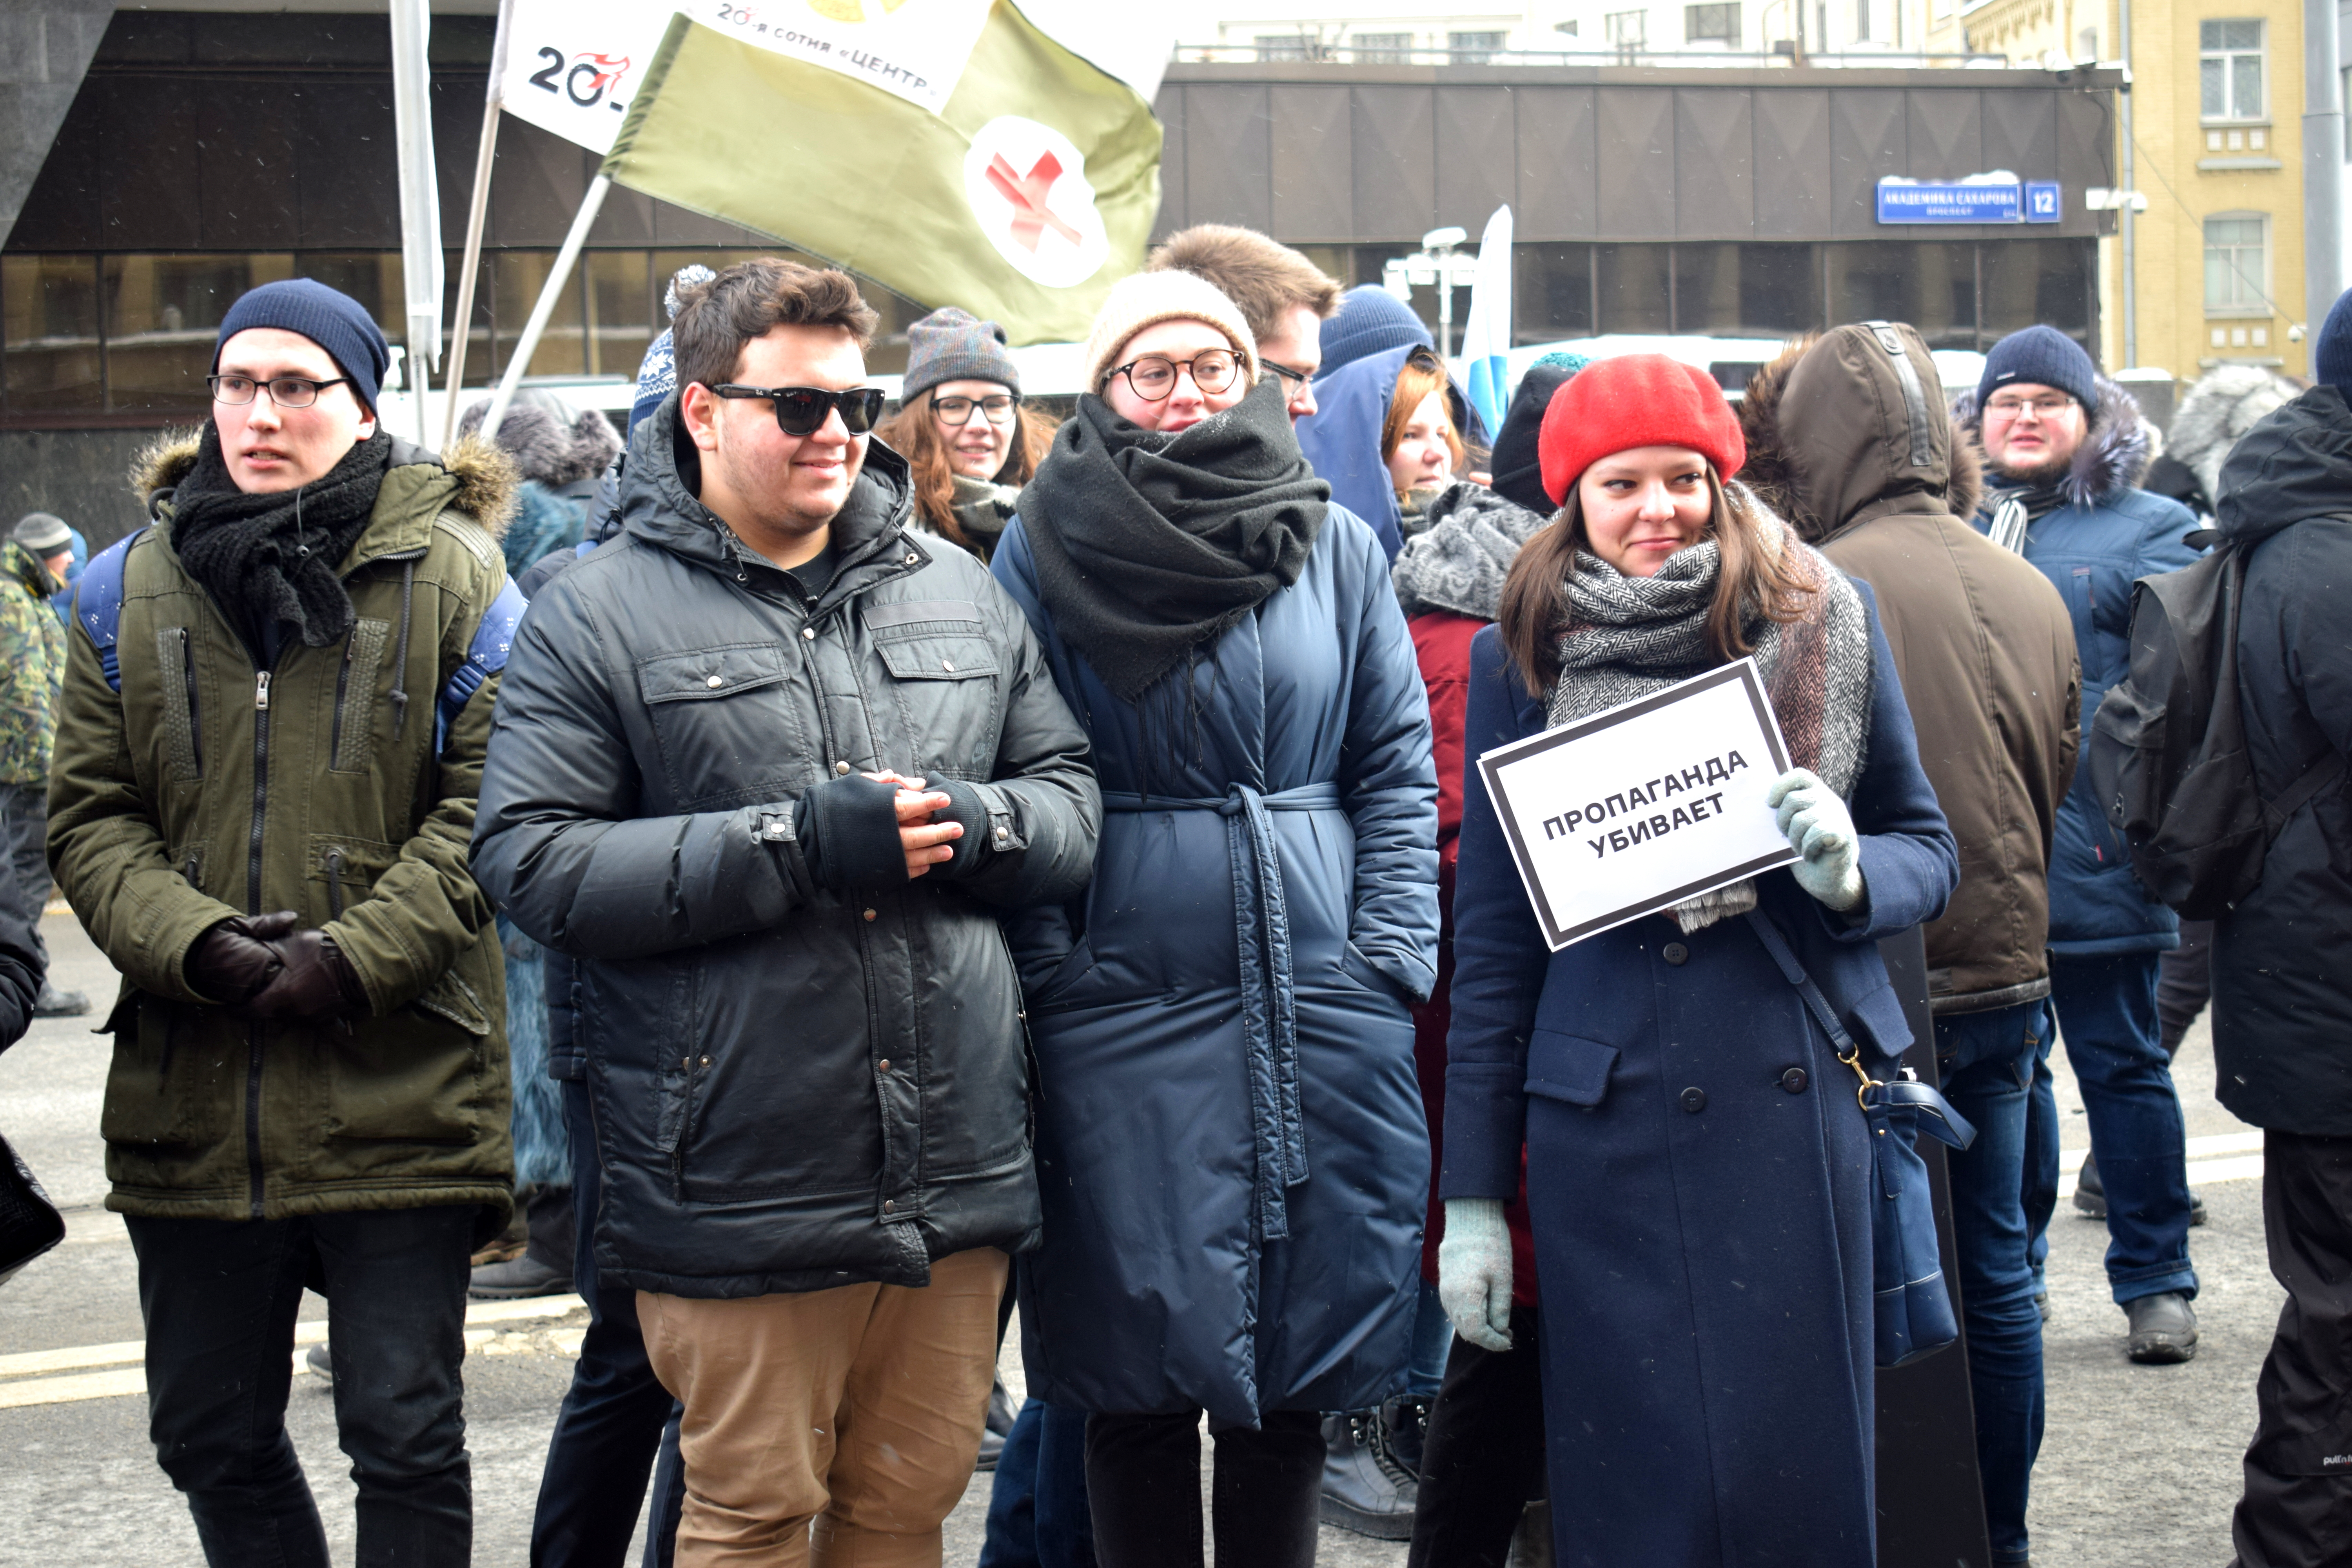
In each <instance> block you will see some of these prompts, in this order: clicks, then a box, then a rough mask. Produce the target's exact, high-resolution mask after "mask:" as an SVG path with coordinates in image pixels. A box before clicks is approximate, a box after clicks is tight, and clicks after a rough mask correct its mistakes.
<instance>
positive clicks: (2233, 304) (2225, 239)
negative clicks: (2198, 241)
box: [2205, 213, 2271, 316]
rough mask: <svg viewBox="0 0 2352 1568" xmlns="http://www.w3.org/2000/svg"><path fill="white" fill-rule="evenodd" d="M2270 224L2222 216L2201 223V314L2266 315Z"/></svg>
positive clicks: (2256, 217)
mask: <svg viewBox="0 0 2352 1568" xmlns="http://www.w3.org/2000/svg"><path fill="white" fill-rule="evenodd" d="M2270 226H2271V220H2270V219H2269V218H2267V217H2265V216H2262V215H2261V214H2259V213H2225V214H2222V215H2221V216H2215V217H2209V218H2207V219H2206V220H2205V313H2206V314H2207V315H2209V316H2210V315H2244V314H2248V313H2252V312H2255V311H2259V312H2261V313H2262V314H2263V315H2268V314H2269V313H2270V310H2271V302H2270Z"/></svg>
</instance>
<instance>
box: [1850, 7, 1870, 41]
mask: <svg viewBox="0 0 2352 1568" xmlns="http://www.w3.org/2000/svg"><path fill="white" fill-rule="evenodd" d="M1853 41H1854V42H1855V43H1857V44H1866V43H1868V42H1870V0H1853Z"/></svg>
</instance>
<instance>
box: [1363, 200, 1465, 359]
mask: <svg viewBox="0 0 2352 1568" xmlns="http://www.w3.org/2000/svg"><path fill="white" fill-rule="evenodd" d="M1469 237H1470V231H1469V230H1468V229H1465V228H1462V227H1459V226H1454V227H1447V228H1433V229H1431V230H1430V231H1429V232H1428V233H1427V234H1424V235H1423V236H1422V237H1421V248H1420V249H1419V250H1417V251H1414V252H1413V253H1412V255H1411V256H1391V257H1390V258H1389V259H1388V260H1387V261H1386V262H1385V263H1383V264H1382V266H1381V288H1383V289H1387V290H1388V291H1389V292H1390V293H1391V294H1393V295H1395V296H1396V297H1397V298H1398V299H1400V300H1406V301H1408V302H1409V301H1411V300H1412V289H1413V285H1414V284H1416V283H1417V284H1420V285H1421V286H1422V287H1423V288H1429V287H1432V286H1434V287H1435V288H1436V289H1437V352H1438V354H1439V355H1440V357H1442V358H1445V359H1452V358H1453V357H1454V290H1455V289H1467V288H1469V287H1470V286H1471V285H1472V284H1474V283H1475V282H1477V280H1478V258H1476V257H1475V256H1462V255H1457V254H1456V253H1455V250H1454V247H1456V246H1458V245H1460V244H1461V243H1462V242H1463V241H1464V240H1465V239H1468V238H1469Z"/></svg>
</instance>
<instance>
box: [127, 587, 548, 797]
mask: <svg viewBox="0 0 2352 1568" xmlns="http://www.w3.org/2000/svg"><path fill="white" fill-rule="evenodd" d="M85 575H87V574H85ZM527 607H528V606H527V603H526V601H525V600H524V598H523V596H522V590H521V589H520V588H518V587H516V586H515V585H514V579H513V578H511V577H509V578H508V579H507V580H506V581H505V582H504V583H503V584H500V586H499V596H498V597H497V598H495V599H493V600H491V601H490V607H489V608H488V609H487V610H485V611H483V612H482V620H481V624H480V625H479V626H476V627H475V628H474V640H473V641H472V642H471V643H470V644H468V645H467V648H466V657H465V658H464V659H463V660H461V661H460V662H459V664H458V666H457V670H456V672H455V673H454V674H452V675H451V676H450V677H449V683H448V684H447V685H446V686H444V687H443V688H442V689H441V700H440V701H439V702H438V703H436V704H435V705H434V712H433V752H434V755H436V756H438V755H440V753H441V752H442V750H443V748H445V747H446V746H447V745H448V743H449V730H450V727H451V726H452V725H454V724H456V723H457V715H458V714H459V713H462V712H464V711H465V708H466V704H467V703H468V702H470V701H472V700H473V697H474V693H475V692H477V691H479V690H480V689H482V683H483V682H484V681H486V680H488V679H489V678H490V677H492V676H493V675H496V674H497V673H498V672H499V671H500V670H502V669H504V668H506V667H507V652H508V650H509V649H510V648H511V647H513V646H514V635H515V627H516V626H519V625H520V624H521V621H522V613H523V611H524V609H525V608H527Z"/></svg>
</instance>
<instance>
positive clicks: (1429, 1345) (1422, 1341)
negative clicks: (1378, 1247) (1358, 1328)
mask: <svg viewBox="0 0 2352 1568" xmlns="http://www.w3.org/2000/svg"><path fill="white" fill-rule="evenodd" d="M1453 1349H1454V1321H1453V1320H1452V1319H1451V1318H1448V1317H1447V1316H1446V1315H1445V1307H1444V1303H1442V1302H1441V1301H1439V1300H1438V1299H1437V1287H1436V1286H1434V1285H1432V1284H1431V1283H1430V1282H1429V1281H1428V1280H1426V1279H1424V1280H1423V1281H1422V1282H1421V1303H1420V1305H1419V1306H1418V1307H1416V1308H1415V1309H1414V1310H1413V1315H1412V1364H1411V1365H1409V1366H1407V1367H1406V1368H1405V1373H1404V1391H1405V1393H1407V1394H1410V1395H1412V1397H1413V1398H1415V1399H1435V1398H1436V1397H1437V1391H1438V1389H1439V1388H1440V1387H1441V1386H1443V1385H1444V1382H1445V1358H1446V1356H1447V1355H1448V1354H1449V1353H1450V1352H1452V1351H1453Z"/></svg>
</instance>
